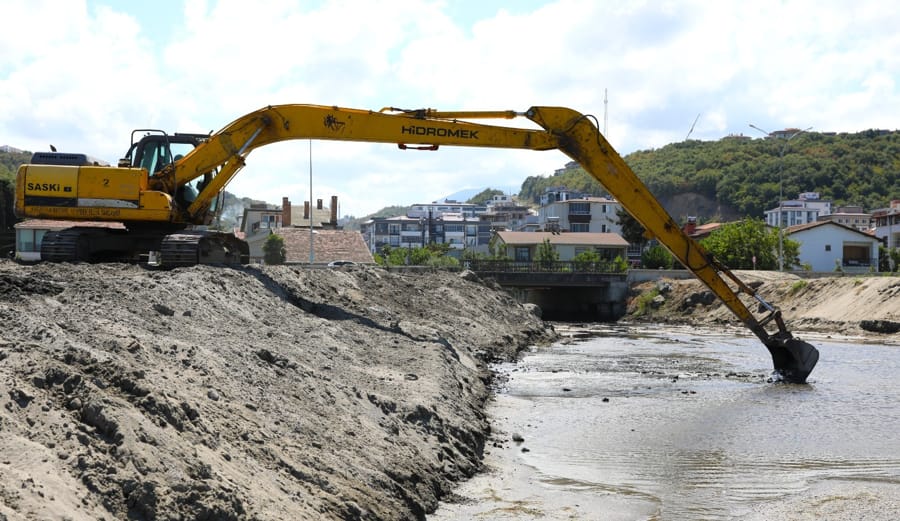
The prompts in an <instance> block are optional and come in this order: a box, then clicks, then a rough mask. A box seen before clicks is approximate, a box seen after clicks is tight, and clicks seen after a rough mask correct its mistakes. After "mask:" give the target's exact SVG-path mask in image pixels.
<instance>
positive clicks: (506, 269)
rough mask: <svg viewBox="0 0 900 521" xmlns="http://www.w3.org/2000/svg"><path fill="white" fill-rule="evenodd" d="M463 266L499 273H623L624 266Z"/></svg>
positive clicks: (513, 263)
mask: <svg viewBox="0 0 900 521" xmlns="http://www.w3.org/2000/svg"><path fill="white" fill-rule="evenodd" d="M463 265H464V266H465V267H466V268H468V269H470V270H472V271H474V272H476V273H477V272H494V273H497V272H501V273H625V272H626V271H627V269H626V267H625V266H622V265H621V263H616V262H614V261H600V262H573V261H530V262H519V261H512V260H484V259H473V260H467V261H464V263H463Z"/></svg>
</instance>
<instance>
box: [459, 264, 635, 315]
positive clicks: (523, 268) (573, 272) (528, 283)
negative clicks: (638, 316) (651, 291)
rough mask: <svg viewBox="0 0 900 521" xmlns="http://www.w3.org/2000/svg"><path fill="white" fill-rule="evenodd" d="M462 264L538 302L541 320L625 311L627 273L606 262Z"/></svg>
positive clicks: (530, 301) (481, 275)
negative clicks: (541, 314) (541, 315)
mask: <svg viewBox="0 0 900 521" xmlns="http://www.w3.org/2000/svg"><path fill="white" fill-rule="evenodd" d="M466 267H468V268H469V269H470V270H472V271H474V272H475V273H477V274H478V276H479V277H481V278H491V279H493V280H495V281H496V282H497V283H498V284H500V285H501V286H503V287H505V288H507V289H509V290H511V291H512V292H513V294H514V295H515V296H516V298H517V299H518V300H519V301H520V302H529V303H532V304H536V305H538V306H539V307H540V308H541V310H542V311H543V318H544V319H545V320H565V321H570V320H585V321H592V322H593V321H615V320H617V319H619V318H621V317H622V315H624V314H625V297H626V296H627V293H628V275H627V272H625V271H622V270H621V269H616V267H615V266H614V265H613V264H612V263H610V262H599V263H579V262H563V261H552V262H514V261H484V260H473V261H468V262H467V263H466Z"/></svg>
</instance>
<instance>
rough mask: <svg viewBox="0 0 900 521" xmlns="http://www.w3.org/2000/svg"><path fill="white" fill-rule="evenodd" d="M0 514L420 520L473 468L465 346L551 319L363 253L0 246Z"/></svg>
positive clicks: (471, 377)
mask: <svg viewBox="0 0 900 521" xmlns="http://www.w3.org/2000/svg"><path fill="white" fill-rule="evenodd" d="M0 323H2V331H0V382H2V383H0V387H2V394H0V398H2V399H0V401H2V407H0V475H2V476H3V479H2V480H0V519H3V520H7V519H8V520H18V519H68V520H99V519H108V520H111V519H125V518H127V519H136V520H144V519H146V520H150V519H191V520H195V519H196V520H204V519H209V520H213V519H215V520H232V519H233V520H236V519H259V520H267V519H272V520H274V519H278V520H281V519H367V520H368V519H373V520H374V519H385V520H394V519H398V520H399V519H423V518H424V514H425V512H426V511H428V510H431V509H433V508H434V507H435V506H436V505H437V500H438V498H439V497H440V496H441V495H444V494H446V493H449V492H450V491H451V489H452V487H453V485H454V480H458V479H461V478H464V477H467V476H471V475H472V474H473V473H474V472H476V470H478V468H479V465H480V461H481V455H482V449H483V448H484V444H485V440H486V436H487V430H488V422H487V419H486V418H485V416H484V413H483V409H482V405H483V402H484V400H485V399H486V398H487V396H488V389H487V386H486V380H487V379H488V378H489V374H488V372H487V371H486V369H485V364H484V361H485V360H488V359H494V358H504V359H508V358H511V357H513V356H515V353H516V352H517V351H518V350H519V349H520V348H522V347H524V346H527V345H529V344H533V343H539V342H545V341H548V340H549V339H551V338H552V337H553V332H552V331H550V330H548V329H546V327H545V326H544V324H543V323H542V322H541V321H540V320H539V319H538V318H536V317H535V316H534V315H532V314H531V313H529V311H528V310H527V309H526V308H525V307H523V306H520V305H519V304H517V303H516V302H515V301H513V300H512V299H511V298H510V297H509V296H508V295H507V294H506V293H504V292H502V291H499V290H498V289H497V288H492V287H490V286H489V285H485V284H482V283H480V282H478V281H470V280H465V279H464V278H462V277H461V276H459V275H456V274H450V273H428V274H422V275H413V274H403V275H401V274H392V273H388V272H385V271H383V270H380V269H374V268H353V269H341V270H305V269H296V268H290V267H261V268H255V267H248V268H243V269H223V268H210V267H196V268H189V269H177V270H174V271H151V270H145V269H142V268H139V267H135V266H127V265H67V264H64V265H44V264H41V265H36V266H21V265H18V264H14V263H11V262H0Z"/></svg>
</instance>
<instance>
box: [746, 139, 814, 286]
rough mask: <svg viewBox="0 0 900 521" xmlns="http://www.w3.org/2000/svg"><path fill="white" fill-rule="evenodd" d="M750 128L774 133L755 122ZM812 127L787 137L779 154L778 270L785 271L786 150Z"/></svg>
mask: <svg viewBox="0 0 900 521" xmlns="http://www.w3.org/2000/svg"><path fill="white" fill-rule="evenodd" d="M750 128H752V129H755V130H758V131H760V132H762V133H763V134H765V135H766V136H767V137H769V136H771V135H772V133H771V132H767V131H765V130H763V129H761V128H759V127H757V126H756V125H754V124H753V123H750ZM811 129H812V127H807V128H805V129H803V130H798V131H796V132H794V133H793V134H791V135H790V136H788V137H787V139H785V140H784V145H782V146H781V153H780V154H779V155H778V271H784V230H783V229H782V225H781V217H782V213H783V212H784V210H783V209H782V204H783V202H784V152H785V151H786V150H787V147H788V143H789V142H790V140H792V139H794V138H795V137H796V136H798V135H800V134H802V133H804V132H808V131H809V130H811ZM786 220H787V219H785V221H786Z"/></svg>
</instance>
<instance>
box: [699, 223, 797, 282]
mask: <svg viewBox="0 0 900 521" xmlns="http://www.w3.org/2000/svg"><path fill="white" fill-rule="evenodd" d="M700 244H701V245H702V246H703V247H704V248H706V250H707V251H709V252H710V253H711V254H712V255H713V256H714V257H715V258H716V259H718V260H719V262H721V263H722V264H724V265H726V266H728V267H729V268H732V269H752V268H753V267H754V265H753V258H754V257H756V269H761V270H775V269H778V230H777V229H772V228H769V227H767V226H766V223H765V222H764V221H763V220H762V219H744V220H743V221H738V222H734V223H728V224H724V225H722V226H721V227H719V228H718V229H716V230H715V231H714V232H712V233H711V234H710V235H709V237H706V238H705V239H703V240H701V241H700ZM783 244H784V266H785V268H788V269H790V268H791V267H793V266H799V265H800V260H799V254H800V243H799V242H797V241H795V240H792V239H789V238H787V237H785V238H784V239H783Z"/></svg>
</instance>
